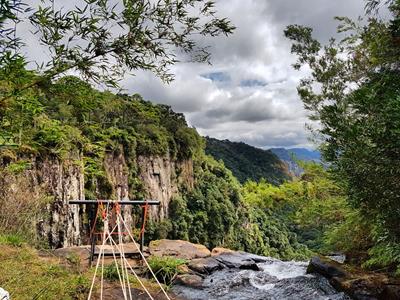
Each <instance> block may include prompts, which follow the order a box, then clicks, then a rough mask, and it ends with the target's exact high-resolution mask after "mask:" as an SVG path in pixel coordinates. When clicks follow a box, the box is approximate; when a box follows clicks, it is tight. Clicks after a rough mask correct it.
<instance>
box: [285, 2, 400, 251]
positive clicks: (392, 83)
mask: <svg viewBox="0 0 400 300" xmlns="http://www.w3.org/2000/svg"><path fill="white" fill-rule="evenodd" d="M366 4H367V5H366V14H367V15H366V16H367V20H364V21H362V20H359V21H357V22H355V21H352V20H350V19H348V18H343V17H340V18H337V19H338V20H339V21H340V25H339V27H338V29H339V32H341V33H345V38H344V39H342V40H341V41H339V42H336V41H335V40H334V39H331V40H330V42H329V43H328V44H327V45H324V46H323V45H321V43H320V42H318V41H317V40H315V39H314V38H313V37H312V29H311V28H307V27H302V26H298V25H291V26H288V27H287V29H286V30H285V35H286V37H288V38H289V39H290V40H291V41H292V42H293V45H292V53H294V54H296V55H297V57H298V61H297V62H296V63H295V65H294V68H295V69H300V68H301V67H302V66H304V65H307V66H309V67H310V69H311V75H310V76H309V77H307V78H304V79H303V80H301V82H300V85H299V86H298V93H299V95H300V97H301V99H302V100H303V102H304V105H305V108H306V109H308V110H309V111H310V112H312V118H313V119H316V120H319V121H320V123H321V129H320V130H318V133H319V134H320V138H321V140H322V150H323V154H324V156H325V158H326V160H328V161H329V162H331V164H332V167H333V169H334V170H335V171H336V172H337V174H339V175H340V176H341V177H342V178H344V179H345V180H346V182H347V187H348V191H349V195H350V199H351V203H352V204H353V205H354V206H355V207H357V208H359V209H360V210H361V211H362V213H363V214H364V215H365V216H368V217H369V218H370V219H371V220H374V224H375V225H376V231H375V232H374V234H375V238H376V241H383V240H386V241H388V242H390V241H395V242H399V241H400V228H399V226H398V220H399V217H400V180H399V179H400V143H399V141H400V85H399V82H400V1H399V0H392V1H384V2H383V3H381V1H374V0H371V1H367V2H366ZM380 5H387V7H388V8H389V11H390V12H391V15H392V17H391V18H390V19H383V18H380V17H379V14H376V12H377V9H379V8H380ZM399 253H400V252H399Z"/></svg>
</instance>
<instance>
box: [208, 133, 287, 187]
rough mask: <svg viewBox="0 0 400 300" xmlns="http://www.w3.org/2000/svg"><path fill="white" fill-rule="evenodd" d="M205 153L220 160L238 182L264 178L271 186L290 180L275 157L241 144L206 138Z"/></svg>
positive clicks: (264, 151) (265, 151) (270, 153)
mask: <svg viewBox="0 0 400 300" xmlns="http://www.w3.org/2000/svg"><path fill="white" fill-rule="evenodd" d="M206 141H207V146H206V153H207V154H209V155H211V156H213V157H214V158H215V159H217V160H222V161H223V162H224V164H225V166H226V167H227V168H228V169H230V170H231V171H232V173H233V175H234V176H235V177H236V178H238V179H239V181H240V182H242V183H243V182H245V181H246V180H248V179H251V180H255V181H259V180H260V179H261V178H265V179H266V180H267V181H268V182H270V183H272V184H280V183H282V182H284V181H285V180H288V179H290V175H289V170H288V167H287V166H286V164H284V163H283V162H282V161H281V160H280V159H279V158H278V156H277V155H275V154H274V153H272V152H271V151H269V150H263V149H259V148H256V147H253V146H250V145H247V144H245V143H242V142H239V143H238V142H231V141H228V140H223V141H221V140H217V139H214V138H209V137H207V138H206Z"/></svg>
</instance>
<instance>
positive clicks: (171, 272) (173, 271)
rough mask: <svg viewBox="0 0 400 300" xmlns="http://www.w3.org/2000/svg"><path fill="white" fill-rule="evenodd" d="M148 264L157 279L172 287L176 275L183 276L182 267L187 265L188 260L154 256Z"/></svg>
mask: <svg viewBox="0 0 400 300" xmlns="http://www.w3.org/2000/svg"><path fill="white" fill-rule="evenodd" d="M148 263H149V265H150V267H151V269H152V270H153V272H154V274H155V275H156V276H157V279H158V280H160V281H161V282H163V283H165V284H167V285H170V284H171V283H172V282H173V280H174V279H175V277H176V275H178V274H181V273H182V271H181V270H180V266H182V265H184V264H186V260H184V259H179V258H175V257H168V256H167V257H158V256H152V257H150V259H149V260H148Z"/></svg>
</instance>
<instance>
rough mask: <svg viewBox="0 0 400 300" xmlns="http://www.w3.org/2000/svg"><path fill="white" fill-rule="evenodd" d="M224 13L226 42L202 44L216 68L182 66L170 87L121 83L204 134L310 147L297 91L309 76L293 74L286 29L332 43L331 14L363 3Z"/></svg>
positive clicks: (283, 4) (258, 0) (145, 79)
mask: <svg viewBox="0 0 400 300" xmlns="http://www.w3.org/2000/svg"><path fill="white" fill-rule="evenodd" d="M216 2H217V9H218V12H219V15H224V16H227V17H229V18H230V19H231V20H232V22H233V23H234V25H235V26H236V27H237V29H236V31H235V33H234V34H233V35H232V36H230V37H228V38H226V37H218V38H216V39H212V40H211V39H210V40H203V41H202V42H204V43H208V44H209V45H210V46H211V53H212V65H211V66H209V65H201V64H193V63H179V64H178V65H176V66H175V67H174V68H173V72H174V73H175V74H176V79H175V81H174V82H173V83H172V84H169V85H165V84H163V83H162V82H161V81H160V80H159V79H157V78H155V77H154V76H153V75H152V74H149V73H137V74H136V76H135V77H130V78H128V79H126V80H125V81H124V82H123V87H124V88H125V89H126V90H127V91H128V92H138V93H140V94H142V95H143V96H144V98H145V99H148V100H151V101H154V102H157V103H164V104H169V105H171V106H172V107H173V109H174V110H176V111H178V112H183V113H184V114H185V115H186V118H187V120H188V122H189V124H190V125H191V126H194V127H196V128H197V130H198V131H199V132H200V133H201V134H202V135H208V136H211V137H215V138H219V139H230V140H234V141H244V142H246V143H248V144H251V145H254V146H257V147H262V148H269V147H298V146H301V147H304V146H305V147H313V145H312V143H311V142H310V141H309V140H308V137H309V133H308V132H307V130H306V129H305V124H306V123H307V113H306V112H305V111H304V109H303V106H302V103H301V101H300V100H299V97H298V96H297V93H296V85H297V83H298V80H299V78H301V77H302V76H304V75H305V74H306V71H305V70H303V71H302V72H298V71H295V70H292V68H291V64H292V63H293V61H294V56H292V55H291V54H290V44H289V42H288V41H287V40H285V38H284V36H283V30H284V28H285V27H286V26H287V25H288V24H302V25H308V26H312V27H313V28H314V30H315V35H316V37H318V38H319V39H321V40H325V41H326V40H327V39H328V38H329V37H330V36H332V35H335V33H336V25H337V23H336V22H335V21H334V20H333V17H334V16H337V15H340V16H350V17H357V16H359V15H361V14H362V12H363V7H364V2H363V0H336V1H332V0H217V1H216Z"/></svg>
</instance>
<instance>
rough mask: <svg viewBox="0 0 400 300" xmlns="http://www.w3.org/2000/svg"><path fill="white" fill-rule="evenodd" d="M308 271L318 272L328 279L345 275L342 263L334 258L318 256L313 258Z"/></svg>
mask: <svg viewBox="0 0 400 300" xmlns="http://www.w3.org/2000/svg"><path fill="white" fill-rule="evenodd" d="M307 273H318V274H321V275H322V276H324V277H326V278H328V279H331V278H332V277H343V276H344V275H345V271H344V270H343V267H342V265H340V264H339V263H337V262H335V261H334V260H331V259H328V258H322V257H318V256H315V257H313V258H311V260H310V264H309V265H308V267H307Z"/></svg>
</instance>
